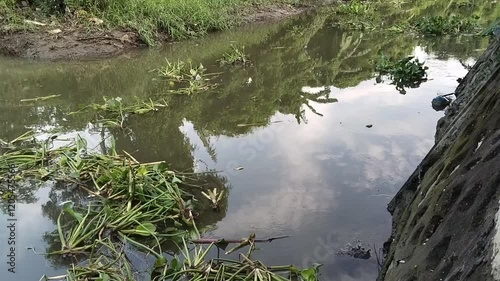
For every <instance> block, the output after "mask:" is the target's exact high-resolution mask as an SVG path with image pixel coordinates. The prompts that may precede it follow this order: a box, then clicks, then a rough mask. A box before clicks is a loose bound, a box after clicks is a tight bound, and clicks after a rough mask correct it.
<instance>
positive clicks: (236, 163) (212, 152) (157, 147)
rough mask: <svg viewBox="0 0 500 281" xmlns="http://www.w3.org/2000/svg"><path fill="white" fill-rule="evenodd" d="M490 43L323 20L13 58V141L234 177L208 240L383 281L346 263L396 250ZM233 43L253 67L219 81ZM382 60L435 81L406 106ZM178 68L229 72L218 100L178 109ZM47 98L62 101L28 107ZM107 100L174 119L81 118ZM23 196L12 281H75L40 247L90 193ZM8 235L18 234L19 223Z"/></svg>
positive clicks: (0, 75)
mask: <svg viewBox="0 0 500 281" xmlns="http://www.w3.org/2000/svg"><path fill="white" fill-rule="evenodd" d="M486 43H487V42H485V41H484V40H482V41H481V40H478V39H467V38H461V39H454V38H452V39H446V40H445V39H439V40H438V39H419V38H415V37H414V36H413V37H405V36H402V35H400V34H398V35H393V36H390V35H383V34H378V33H375V32H362V31H348V30H342V29H340V28H337V27H335V26H333V25H332V24H331V22H330V21H329V20H328V17H326V16H324V15H322V14H317V15H315V14H310V15H302V16H299V17H296V18H292V19H289V20H286V21H282V22H278V23H274V24H268V25H261V26H254V27H247V28H242V29H238V30H234V31H228V32H225V33H220V34H214V35H211V36H208V37H206V38H204V39H199V40H192V41H189V42H182V43H175V44H170V45H167V46H165V47H164V48H162V49H153V50H145V51H139V52H135V53H130V54H127V55H122V56H120V57H117V58H113V59H107V60H99V61H86V62H34V61H27V60H18V59H9V58H1V59H0V99H1V103H0V108H1V111H0V121H1V122H0V127H1V129H0V138H2V139H13V138H15V137H17V136H19V135H20V134H22V133H24V132H25V131H27V130H30V129H33V130H35V131H38V132H43V133H47V134H50V133H51V132H53V131H54V130H57V131H58V132H59V133H58V134H59V135H60V136H68V137H70V136H74V135H76V134H80V135H81V136H84V137H85V138H86V139H87V140H88V142H89V145H90V146H91V147H97V148H99V147H101V145H100V143H101V141H102V140H103V138H107V137H109V136H111V135H112V136H113V137H114V138H115V139H116V141H117V149H118V150H125V151H127V152H129V153H131V154H132V155H134V157H136V158H137V159H138V160H139V161H163V160H164V161H167V162H168V163H171V164H172V167H173V168H175V169H177V170H182V171H196V172H198V171H206V170H213V171H221V172H220V173H219V174H218V175H219V177H220V178H222V179H223V181H224V183H225V185H226V186H227V192H228V194H229V195H228V199H227V202H225V203H224V206H223V208H222V210H221V211H219V212H214V213H213V214H209V215H206V216H204V217H203V219H202V221H201V222H200V224H201V225H202V227H203V229H205V234H204V236H205V237H217V238H220V237H225V238H241V237H247V236H248V235H249V234H250V233H252V232H254V233H256V235H257V237H261V238H265V237H272V236H281V235H289V236H290V237H289V238H287V239H283V240H277V241H274V242H272V243H268V244H262V245H260V249H261V250H260V251H258V252H257V253H256V257H257V258H259V259H261V260H263V261H264V262H267V263H269V264H288V263H293V264H296V265H298V266H310V265H311V264H312V263H315V262H317V263H321V264H323V267H321V279H322V280H335V281H351V280H360V281H361V280H375V278H376V276H377V261H376V259H375V258H374V257H372V258H371V259H368V260H360V259H354V258H352V257H349V256H339V255H336V252H337V251H338V250H339V249H341V248H343V247H344V246H345V245H346V244H348V243H353V242H354V241H357V240H360V241H362V242H363V243H365V245H368V247H373V245H376V247H377V248H380V247H381V246H382V243H383V242H384V241H385V240H386V239H387V237H388V236H389V232H390V228H391V217H390V215H389V213H388V212H387V211H386V206H387V203H388V202H389V201H390V199H391V197H392V196H393V195H394V194H395V193H396V192H397V190H398V189H399V187H401V185H402V184H403V183H404V181H405V180H406V178H407V177H408V176H409V175H410V174H411V173H412V172H413V170H414V169H415V168H416V166H417V165H418V163H419V162H420V160H421V159H422V158H423V157H424V156H425V154H426V153H427V151H428V150H429V149H430V148H431V147H432V145H433V141H434V139H433V138H434V132H435V126H436V122H437V120H438V119H439V118H440V117H441V116H443V113H442V112H436V111H434V110H433V109H432V108H431V100H432V98H433V97H435V96H436V95H438V94H446V93H450V92H453V90H454V89H455V87H456V86H457V84H458V83H457V81H456V80H457V78H460V77H463V76H464V75H465V74H466V73H467V70H466V69H465V68H464V66H463V65H462V64H461V63H460V61H462V62H464V63H465V64H467V63H469V64H471V63H473V62H474V59H475V58H477V56H478V54H480V53H481V50H482V49H483V48H485V46H486ZM231 44H234V45H235V46H238V47H240V46H245V52H246V53H248V54H249V56H250V59H251V60H252V65H251V66H247V67H242V66H236V67H233V66H231V67H221V66H219V64H218V63H217V62H216V60H217V59H218V58H220V57H221V55H222V53H224V52H227V51H228V50H229V48H230V45H231ZM379 52H383V53H384V54H387V55H394V56H399V57H402V56H407V55H415V56H417V57H418V58H419V59H420V60H423V61H425V62H426V65H427V66H428V67H429V71H428V74H429V81H427V82H425V83H423V84H422V85H421V86H420V87H419V88H416V89H407V93H406V95H401V94H400V93H399V92H398V91H397V90H396V89H395V87H394V86H393V85H389V84H388V83H382V84H377V83H376V82H375V76H374V73H373V66H374V62H375V61H376V60H377V59H378V57H379ZM165 58H168V59H169V60H170V61H176V60H178V59H179V60H187V59H191V60H192V61H193V63H200V62H201V63H203V65H204V66H205V67H206V68H207V69H208V71H209V72H220V73H221V74H220V75H219V76H218V78H217V82H218V83H219V84H220V85H219V87H218V88H217V90H216V91H214V92H212V93H199V94H195V95H192V96H180V97H178V96H175V97H173V96H169V95H168V94H166V93H165V82H164V81H162V80H161V78H159V77H158V76H157V74H156V73H155V72H152V71H151V70H153V69H155V68H158V67H161V66H162V65H164V64H165ZM317 93H321V94H317ZM47 95H60V97H58V98H55V99H51V100H47V101H43V102H37V103H30V104H28V103H23V102H20V100H21V99H26V98H34V97H39V96H47ZM103 96H108V97H118V96H119V97H122V98H124V100H131V99H133V98H134V97H138V98H140V99H141V100H145V99H147V98H149V97H158V96H164V97H165V99H166V101H167V103H168V104H169V107H168V108H167V109H165V110H160V111H158V112H156V113H154V114H152V115H145V116H140V117H134V118H132V119H131V120H130V121H129V123H128V130H127V131H126V132H123V131H120V130H108V129H106V130H102V129H99V128H98V127H96V126H95V125H94V124H92V123H90V122H89V121H90V120H91V119H92V117H93V116H92V115H89V114H87V115H85V114H83V115H71V116H68V115H67V114H68V113H69V112H71V111H75V110H77V109H78V108H79V107H81V106H82V105H87V104H89V103H93V102H97V103H100V102H102V97H103ZM334 99H336V101H335V100H334ZM242 124H252V126H242ZM367 125H372V126H371V127H370V126H368V127H367ZM369 127H370V128H369ZM242 168H243V169H242ZM22 192H23V194H21V196H20V199H19V201H18V204H17V210H16V217H17V219H18V221H17V230H16V231H17V233H16V239H17V241H16V245H17V266H16V274H15V279H13V277H12V275H10V273H7V269H6V262H4V261H6V260H7V258H6V257H5V256H4V255H3V254H2V257H0V260H2V262H1V263H0V264H1V266H0V267H1V271H0V279H1V280H23V281H28V280H39V278H40V277H41V276H42V275H43V274H47V275H48V276H51V275H58V274H64V273H65V270H66V267H67V264H66V263H65V262H64V261H62V260H61V259H58V258H49V259H46V258H45V257H44V256H43V255H36V254H35V253H34V252H33V251H31V250H28V248H29V247H35V249H36V251H37V252H42V253H43V252H45V251H47V250H49V249H51V247H54V245H51V244H50V241H51V240H50V238H47V235H45V233H46V232H51V231H53V230H55V229H56V227H55V224H54V222H55V220H56V219H57V216H58V215H59V212H60V209H59V208H58V207H57V203H60V202H62V201H65V200H72V199H73V196H75V193H74V192H73V191H71V190H67V189H66V188H65V187H64V186H59V185H53V184H52V183H44V184H33V186H30V187H27V188H25V189H24V190H23V191H22ZM4 210H5V208H4ZM0 221H1V222H2V223H3V224H6V223H7V214H6V213H5V212H3V213H2V214H0ZM0 229H1V230H0V235H1V236H0V242H1V245H0V253H5V252H7V243H6V241H5V239H4V238H5V237H7V236H6V235H7V231H6V228H5V227H1V228H0Z"/></svg>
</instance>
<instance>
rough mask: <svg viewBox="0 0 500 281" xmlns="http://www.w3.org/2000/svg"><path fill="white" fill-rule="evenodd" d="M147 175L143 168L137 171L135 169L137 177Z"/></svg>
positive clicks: (146, 170) (145, 169)
mask: <svg viewBox="0 0 500 281" xmlns="http://www.w3.org/2000/svg"><path fill="white" fill-rule="evenodd" d="M147 173H148V169H147V168H146V167H145V166H141V167H140V168H139V169H137V175H138V176H141V177H143V176H145V175H146V174H147Z"/></svg>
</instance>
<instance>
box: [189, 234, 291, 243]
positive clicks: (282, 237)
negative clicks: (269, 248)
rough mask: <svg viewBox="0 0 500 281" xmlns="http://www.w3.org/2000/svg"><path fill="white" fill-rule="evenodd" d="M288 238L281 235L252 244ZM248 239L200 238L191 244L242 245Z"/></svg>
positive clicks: (257, 240) (258, 240)
mask: <svg viewBox="0 0 500 281" xmlns="http://www.w3.org/2000/svg"><path fill="white" fill-rule="evenodd" d="M288 237H290V236H289V235H283V236H277V237H271V238H267V239H254V240H253V242H256V243H263V242H273V241H274V240H278V239H285V238H288ZM247 240H248V238H244V239H215V238H200V239H194V240H191V243H193V244H212V243H213V244H217V243H220V242H223V243H227V244H238V243H243V242H245V241H247Z"/></svg>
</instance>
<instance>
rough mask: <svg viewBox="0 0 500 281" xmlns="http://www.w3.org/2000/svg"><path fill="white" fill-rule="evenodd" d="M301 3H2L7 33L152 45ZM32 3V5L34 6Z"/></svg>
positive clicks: (0, 15) (217, 0) (207, 0)
mask: <svg viewBox="0 0 500 281" xmlns="http://www.w3.org/2000/svg"><path fill="white" fill-rule="evenodd" d="M307 2H309V1H299V0H123V1H105V0H31V1H17V0H0V21H1V22H3V23H2V25H3V30H4V31H5V30H16V29H25V28H30V27H33V25H35V26H36V24H33V23H26V21H25V19H28V20H33V21H39V22H42V23H44V24H48V25H54V26H56V25H58V24H71V25H82V26H84V27H85V28H87V29H93V28H104V29H110V28H122V29H128V30H131V31H134V32H137V34H138V35H139V38H140V39H141V40H142V41H144V42H145V43H146V44H148V45H155V44H157V43H158V41H159V39H162V38H165V37H167V38H169V39H173V40H178V39H185V38H189V37H196V36H200V35H203V34H206V33H207V32H210V31H217V30H225V29H228V28H230V27H233V26H236V25H238V24H240V23H242V22H243V21H244V19H245V16H246V15H249V14H255V13H259V12H263V11H267V9H268V8H269V7H271V6H274V7H275V6H279V7H280V9H287V8H293V7H297V6H303V5H305V3H307ZM28 3H29V4H28Z"/></svg>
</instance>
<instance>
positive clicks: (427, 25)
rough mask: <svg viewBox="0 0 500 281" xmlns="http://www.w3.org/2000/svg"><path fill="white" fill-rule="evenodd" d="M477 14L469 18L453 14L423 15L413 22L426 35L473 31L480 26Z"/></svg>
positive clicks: (417, 29)
mask: <svg viewBox="0 0 500 281" xmlns="http://www.w3.org/2000/svg"><path fill="white" fill-rule="evenodd" d="M478 19H479V18H478V17H476V16H472V17H469V18H465V17H459V16H455V15H451V16H448V17H443V16H434V17H423V18H420V19H417V20H414V21H413V22H412V23H411V26H412V27H413V29H415V30H416V31H417V32H419V33H422V34H426V35H455V34H464V33H473V32H474V31H475V30H476V29H477V28H478V26H479V25H478V22H477V20H478Z"/></svg>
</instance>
